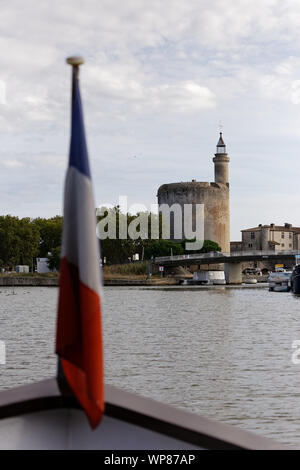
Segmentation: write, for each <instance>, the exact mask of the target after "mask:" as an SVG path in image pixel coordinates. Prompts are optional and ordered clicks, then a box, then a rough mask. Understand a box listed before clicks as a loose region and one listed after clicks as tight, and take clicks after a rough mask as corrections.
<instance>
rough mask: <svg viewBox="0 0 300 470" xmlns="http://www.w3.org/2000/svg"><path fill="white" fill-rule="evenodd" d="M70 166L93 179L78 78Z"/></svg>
mask: <svg viewBox="0 0 300 470" xmlns="http://www.w3.org/2000/svg"><path fill="white" fill-rule="evenodd" d="M69 165H70V166H73V167H75V168H76V169H77V170H79V171H80V172H81V173H83V174H84V175H86V176H87V177H88V178H90V177H91V172H90V165H89V159H88V153H87V146H86V140H85V132H84V123H83V113H82V104H81V98H80V91H79V82H78V79H77V77H76V78H75V80H74V87H73V97H72V129H71V145H70V158H69Z"/></svg>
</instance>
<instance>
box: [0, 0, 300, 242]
mask: <svg viewBox="0 0 300 470" xmlns="http://www.w3.org/2000/svg"><path fill="white" fill-rule="evenodd" d="M299 31H300V3H299V2H298V0H285V1H284V2H283V1H279V0H236V1H228V0H188V1H186V2H183V1H182V0H178V1H177V0H159V1H158V0H152V1H151V2H150V1H147V0H126V1H124V2H121V1H120V0H84V1H79V0H72V1H71V0H68V1H66V0H59V1H58V0H52V1H51V2H50V1H43V0H27V1H26V2H24V1H23V0H0V51H1V55H0V58H1V64H0V139H1V146H0V200H1V203H2V209H1V211H0V212H1V213H2V214H6V213H10V214H14V215H18V216H30V217H37V216H43V217H50V216H52V215H55V214H59V213H61V211H62V190H63V180H64V173H65V168H66V164H67V155H68V146H69V124H70V123H69V119H70V109H69V108H70V73H71V70H70V67H69V66H67V65H66V64H65V58H66V57H67V56H68V55H73V54H81V55H83V56H84V57H85V60H86V63H85V65H84V66H83V67H82V68H81V89H82V98H83V101H84V111H85V123H86V132H87V139H88V145H89V154H90V159H91V166H92V172H93V180H94V186H95V196H96V203H97V205H101V204H102V203H104V202H110V203H112V204H114V203H118V199H119V195H127V196H128V198H129V202H130V203H134V202H135V203H143V204H145V205H146V206H147V207H150V204H152V203H155V202H156V193H157V188H158V187H159V186H160V185H161V184H163V183H170V182H175V181H189V180H191V179H192V178H195V179H196V180H198V181H212V180H213V163H212V157H213V154H214V152H215V145H216V143H217V140H218V132H219V124H220V122H221V123H222V125H223V133H224V140H225V142H226V144H227V149H228V153H229V156H230V158H231V161H230V185H231V239H232V240H239V239H240V230H241V229H242V228H247V227H250V226H256V225H257V224H259V223H262V224H266V223H271V222H274V223H276V224H282V223H284V222H290V223H292V224H293V225H297V226H300V211H299V210H298V205H299V203H298V199H300V196H299V189H300V34H299Z"/></svg>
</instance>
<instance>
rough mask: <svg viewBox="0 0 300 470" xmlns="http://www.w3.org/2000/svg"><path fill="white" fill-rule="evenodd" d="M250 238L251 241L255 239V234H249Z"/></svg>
mask: <svg viewBox="0 0 300 470" xmlns="http://www.w3.org/2000/svg"><path fill="white" fill-rule="evenodd" d="M250 238H251V240H253V239H254V238H255V232H251V234H250Z"/></svg>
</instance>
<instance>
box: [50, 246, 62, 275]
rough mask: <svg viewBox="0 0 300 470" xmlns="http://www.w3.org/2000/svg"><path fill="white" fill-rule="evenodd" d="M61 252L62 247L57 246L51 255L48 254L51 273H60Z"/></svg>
mask: <svg viewBox="0 0 300 470" xmlns="http://www.w3.org/2000/svg"><path fill="white" fill-rule="evenodd" d="M60 252H61V247H60V246H57V247H56V248H53V250H52V251H51V253H49V254H48V262H47V264H48V268H49V269H50V271H59V265H60Z"/></svg>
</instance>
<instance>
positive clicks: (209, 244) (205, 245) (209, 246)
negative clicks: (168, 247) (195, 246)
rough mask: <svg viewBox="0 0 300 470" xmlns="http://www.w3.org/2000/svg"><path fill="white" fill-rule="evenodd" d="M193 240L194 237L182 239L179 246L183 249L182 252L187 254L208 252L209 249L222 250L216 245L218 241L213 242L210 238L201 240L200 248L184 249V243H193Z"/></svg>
mask: <svg viewBox="0 0 300 470" xmlns="http://www.w3.org/2000/svg"><path fill="white" fill-rule="evenodd" d="M194 241H195V238H194V239H193V240H183V241H182V242H181V246H182V247H183V249H184V252H185V253H187V254H193V253H197V252H198V253H210V252H211V251H222V248H221V247H220V245H218V243H216V242H213V241H212V240H204V242H203V246H202V248H201V250H196V251H195V250H186V249H185V244H186V243H187V242H189V243H193V242H194Z"/></svg>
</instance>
